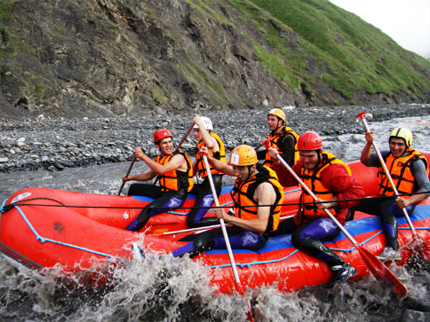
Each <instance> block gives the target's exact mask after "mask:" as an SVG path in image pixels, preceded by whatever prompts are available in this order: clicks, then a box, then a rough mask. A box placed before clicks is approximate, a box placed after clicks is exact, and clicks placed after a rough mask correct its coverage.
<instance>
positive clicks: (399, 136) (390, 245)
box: [352, 128, 430, 260]
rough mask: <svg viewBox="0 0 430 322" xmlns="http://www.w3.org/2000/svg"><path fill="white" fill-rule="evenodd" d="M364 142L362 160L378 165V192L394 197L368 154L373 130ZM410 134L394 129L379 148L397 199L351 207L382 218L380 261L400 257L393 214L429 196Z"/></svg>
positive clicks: (425, 173)
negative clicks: (386, 146)
mask: <svg viewBox="0 0 430 322" xmlns="http://www.w3.org/2000/svg"><path fill="white" fill-rule="evenodd" d="M365 138H366V141H367V142H366V145H365V146H364V148H363V151H362V153H361V162H362V163H363V164H364V165H365V166H367V167H379V171H378V182H379V188H378V195H379V196H393V195H394V192H393V189H392V188H391V185H390V182H389V181H388V179H387V176H386V175H385V172H384V170H383V168H382V166H381V162H380V160H379V158H378V156H377V155H376V154H371V149H372V142H373V141H374V140H375V135H374V133H373V132H368V133H366V135H365ZM412 140H413V136H412V133H411V131H409V130H408V129H406V128H396V129H394V130H393V131H392V132H391V134H390V138H389V145H390V150H389V151H381V155H382V157H383V159H384V160H385V164H386V165H387V168H388V170H389V171H390V174H391V177H392V179H393V182H394V184H395V186H396V188H397V191H398V192H399V194H400V195H402V194H411V193H415V194H412V195H410V196H401V197H400V198H396V199H394V198H389V199H387V198H368V199H365V200H363V201H361V202H360V203H359V204H358V205H356V206H354V207H353V208H352V210H353V211H355V210H358V211H362V212H365V213H368V214H370V215H375V216H379V218H381V221H382V225H383V229H384V233H385V239H386V247H385V248H384V249H383V251H382V252H381V254H379V255H377V257H378V258H379V259H380V260H400V259H401V256H400V254H399V253H398V252H397V250H398V248H399V244H398V241H397V236H398V226H397V220H396V217H399V216H403V215H404V214H403V210H402V209H403V208H405V209H406V211H407V212H408V214H409V215H411V214H412V213H413V212H414V210H415V206H416V204H417V203H418V202H420V201H421V200H423V199H425V198H426V197H428V196H429V195H430V183H429V178H428V173H429V167H428V161H427V159H426V158H425V157H424V156H423V155H421V154H420V153H419V152H418V151H416V150H414V149H412V148H411V145H412Z"/></svg>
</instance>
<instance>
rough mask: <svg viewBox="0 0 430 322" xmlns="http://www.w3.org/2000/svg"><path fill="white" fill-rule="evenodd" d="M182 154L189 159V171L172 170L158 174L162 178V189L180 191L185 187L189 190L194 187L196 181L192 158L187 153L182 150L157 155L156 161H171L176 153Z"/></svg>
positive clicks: (164, 162)
mask: <svg viewBox="0 0 430 322" xmlns="http://www.w3.org/2000/svg"><path fill="white" fill-rule="evenodd" d="M176 154H181V155H182V156H183V157H184V158H185V160H186V161H187V172H184V171H180V170H172V171H170V172H167V173H164V174H160V175H158V177H159V179H160V186H161V190H162V191H169V190H175V191H179V190H181V189H185V190H186V191H187V192H190V191H191V189H193V186H194V181H193V167H192V165H191V160H190V158H189V157H188V155H187V154H185V153H184V152H182V151H181V150H179V151H175V152H173V153H172V154H170V155H166V156H164V157H161V156H160V155H159V156H157V158H156V159H155V161H156V162H157V163H159V164H166V163H167V162H169V161H170V159H171V158H172V157H173V156H174V155H176Z"/></svg>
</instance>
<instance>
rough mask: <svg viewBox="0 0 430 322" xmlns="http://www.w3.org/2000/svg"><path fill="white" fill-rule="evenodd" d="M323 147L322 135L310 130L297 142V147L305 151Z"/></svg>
mask: <svg viewBox="0 0 430 322" xmlns="http://www.w3.org/2000/svg"><path fill="white" fill-rule="evenodd" d="M322 147H323V144H322V140H321V137H320V136H319V135H318V133H316V132H313V131H309V132H305V133H303V134H302V135H300V137H299V142H297V149H298V150H303V151H312V150H319V149H321V148H322Z"/></svg>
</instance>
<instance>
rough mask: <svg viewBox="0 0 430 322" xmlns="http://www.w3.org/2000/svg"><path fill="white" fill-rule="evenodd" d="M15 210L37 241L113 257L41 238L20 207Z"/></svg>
mask: <svg viewBox="0 0 430 322" xmlns="http://www.w3.org/2000/svg"><path fill="white" fill-rule="evenodd" d="M15 208H16V209H17V210H18V212H19V213H20V215H21V217H22V219H24V221H25V223H26V224H27V225H28V227H29V228H30V230H31V231H32V232H33V234H34V235H35V236H36V240H40V241H41V242H42V243H46V242H49V243H53V244H57V245H62V246H66V247H70V248H75V249H79V250H82V251H84V252H88V253H92V254H95V255H100V256H104V257H108V258H110V257H112V255H109V254H105V253H101V252H98V251H95V250H92V249H89V248H85V247H81V246H76V245H73V244H68V243H63V242H60V241H58V240H53V239H50V238H44V237H42V236H40V235H39V233H38V232H37V231H36V229H34V227H33V225H32V224H31V223H30V221H29V220H28V219H27V217H26V216H25V215H24V212H23V211H22V210H21V209H20V208H19V207H18V206H15Z"/></svg>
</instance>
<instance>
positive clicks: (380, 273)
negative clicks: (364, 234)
mask: <svg viewBox="0 0 430 322" xmlns="http://www.w3.org/2000/svg"><path fill="white" fill-rule="evenodd" d="M276 157H277V158H278V160H279V161H281V162H282V164H283V165H284V166H285V167H286V168H287V170H288V171H289V172H290V173H291V174H292V175H293V176H294V178H295V179H296V180H297V182H298V183H300V185H301V186H302V188H303V189H305V190H306V192H307V193H308V194H309V195H311V197H312V198H313V199H314V200H315V201H316V200H317V197H316V196H315V194H314V193H313V192H312V190H311V189H310V188H309V187H308V186H306V184H305V183H304V182H303V181H302V180H301V179H300V177H299V176H298V175H297V174H296V173H295V172H294V171H293V169H291V167H290V166H289V165H288V163H287V162H285V160H284V159H282V157H281V156H280V155H279V154H277V155H276ZM324 211H325V213H326V214H327V216H329V217H330V219H331V220H333V222H334V223H335V224H336V225H337V226H338V227H339V229H340V230H341V231H342V232H343V233H344V234H345V236H346V237H347V238H348V239H349V240H350V241H351V243H353V244H354V246H355V248H357V250H358V252H359V253H360V255H361V257H362V258H363V260H364V262H365V263H366V265H367V267H368V268H369V270H370V271H371V272H372V274H373V275H374V276H375V277H376V278H378V277H379V278H381V279H384V280H387V279H388V280H389V281H391V283H392V284H393V288H394V291H395V292H396V293H397V294H399V295H400V296H401V297H404V296H405V295H406V293H407V292H408V290H407V289H406V287H405V286H404V285H403V284H402V283H401V282H400V281H399V280H398V279H397V277H396V276H394V274H393V273H392V272H391V271H390V270H389V269H388V268H387V267H386V266H385V265H384V264H383V263H382V262H381V261H380V260H379V259H378V258H377V257H376V256H375V255H373V254H372V253H370V252H369V251H368V250H366V249H365V248H363V247H361V245H360V244H359V243H357V242H356V240H355V239H354V238H353V237H352V236H351V234H350V233H349V232H348V231H347V230H346V229H345V227H343V226H342V225H341V224H340V222H339V221H338V220H337V219H336V218H335V217H334V216H333V215H332V214H331V212H330V211H328V210H327V209H324Z"/></svg>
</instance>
